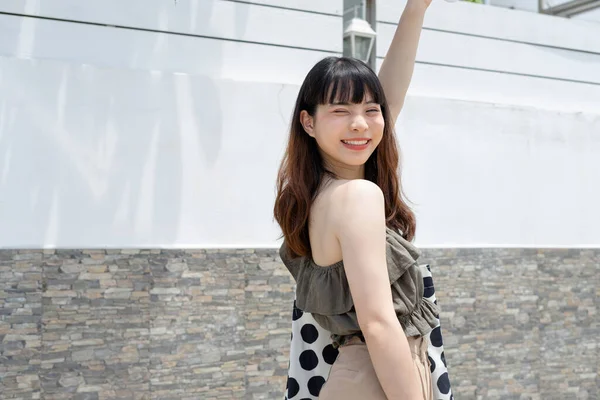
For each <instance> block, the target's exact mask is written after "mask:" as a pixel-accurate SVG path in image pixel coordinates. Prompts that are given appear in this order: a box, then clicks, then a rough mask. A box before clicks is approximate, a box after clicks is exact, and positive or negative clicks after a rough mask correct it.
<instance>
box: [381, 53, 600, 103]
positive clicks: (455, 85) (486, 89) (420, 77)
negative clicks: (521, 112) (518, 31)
mask: <svg viewBox="0 0 600 400" xmlns="http://www.w3.org/2000/svg"><path fill="white" fill-rule="evenodd" d="M382 61H383V60H382V59H379V60H378V63H377V68H378V69H379V68H381V63H382ZM408 92H409V94H411V95H415V96H424V97H432V98H448V99H457V100H465V101H469V102H473V101H478V102H482V103H490V104H507V105H514V106H519V107H526V108H539V109H545V110H554V111H556V112H567V113H574V112H584V113H592V114H597V113H598V110H600V85H593V84H582V83H573V82H568V81H562V80H556V79H546V78H533V77H530V76H522V75H518V74H507V73H502V72H488V71H479V70H474V69H469V68H462V67H450V66H443V65H430V64H423V63H417V65H416V66H415V71H414V75H413V79H412V82H411V86H410V88H409V90H408Z"/></svg>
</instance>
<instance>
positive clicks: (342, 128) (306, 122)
mask: <svg viewBox="0 0 600 400" xmlns="http://www.w3.org/2000/svg"><path fill="white" fill-rule="evenodd" d="M300 119H301V122H302V126H303V127H304V130H305V131H306V133H307V134H308V135H310V136H311V137H312V138H314V139H315V140H316V142H317V145H318V147H319V152H320V153H321V157H322V159H323V162H324V163H325V166H326V168H327V169H329V170H331V171H332V172H334V173H335V174H336V175H338V176H339V177H341V178H344V179H357V178H361V179H362V178H364V164H365V163H366V162H367V160H368V159H369V157H370V156H371V155H372V154H373V152H374V151H375V149H376V148H377V146H378V145H379V143H380V142H381V138H382V137H383V132H384V127H385V121H384V117H383V114H382V110H381V106H380V105H379V104H378V103H377V102H375V101H374V99H373V96H372V95H371V94H369V93H365V96H364V98H363V100H362V102H360V103H352V102H345V101H340V100H339V99H336V100H335V101H333V102H332V103H329V104H320V105H318V106H317V107H316V110H315V112H314V115H313V116H311V115H310V114H309V113H308V112H307V111H303V112H302V113H301V115H300Z"/></svg>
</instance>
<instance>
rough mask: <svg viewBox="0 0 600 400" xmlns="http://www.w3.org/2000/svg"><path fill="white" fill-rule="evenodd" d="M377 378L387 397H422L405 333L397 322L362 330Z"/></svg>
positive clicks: (393, 399)
mask: <svg viewBox="0 0 600 400" xmlns="http://www.w3.org/2000/svg"><path fill="white" fill-rule="evenodd" d="M363 334H364V336H365V341H366V343H367V348H368V350H369V355H370V357H371V361H372V363H373V367H374V368H375V373H376V374H377V379H378V380H379V383H380V384H381V387H382V388H383V391H384V392H385V395H386V397H387V398H388V399H389V400H422V399H423V397H422V392H421V390H420V386H419V376H418V373H417V371H416V369H415V366H414V364H413V360H412V355H411V352H410V347H409V346H408V340H407V339H406V335H405V333H404V331H403V330H402V327H401V326H400V323H399V322H398V323H397V324H380V325H378V326H376V327H374V328H371V329H366V330H363Z"/></svg>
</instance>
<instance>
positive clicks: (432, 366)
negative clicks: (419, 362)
mask: <svg viewBox="0 0 600 400" xmlns="http://www.w3.org/2000/svg"><path fill="white" fill-rule="evenodd" d="M427 358H429V362H430V363H431V366H430V367H429V369H430V370H431V373H432V374H433V371H435V361H433V358H431V357H429V356H427Z"/></svg>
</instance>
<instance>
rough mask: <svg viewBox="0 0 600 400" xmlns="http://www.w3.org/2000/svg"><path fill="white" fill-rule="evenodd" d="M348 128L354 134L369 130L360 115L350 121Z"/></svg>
mask: <svg viewBox="0 0 600 400" xmlns="http://www.w3.org/2000/svg"><path fill="white" fill-rule="evenodd" d="M350 128H351V129H352V130H353V131H354V132H364V131H366V130H367V129H368V128H369V125H368V124H367V121H366V120H365V119H364V117H363V116H362V115H357V116H355V117H354V118H353V119H352V123H351V125H350Z"/></svg>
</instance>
